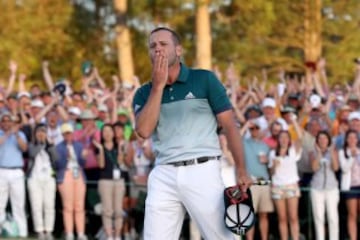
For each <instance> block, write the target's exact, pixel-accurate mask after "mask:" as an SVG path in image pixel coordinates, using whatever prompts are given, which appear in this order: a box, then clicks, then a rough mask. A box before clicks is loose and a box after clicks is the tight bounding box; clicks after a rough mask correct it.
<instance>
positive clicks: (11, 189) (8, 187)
mask: <svg viewBox="0 0 360 240" xmlns="http://www.w3.org/2000/svg"><path fill="white" fill-rule="evenodd" d="M9 197H10V204H11V211H12V215H13V217H14V220H15V221H16V223H17V225H18V227H19V235H20V237H27V235H28V229H27V221H26V215H25V179H24V172H23V170H22V169H5V168H0V223H1V222H3V221H4V220H5V218H6V213H5V208H6V205H7V203H8V200H9Z"/></svg>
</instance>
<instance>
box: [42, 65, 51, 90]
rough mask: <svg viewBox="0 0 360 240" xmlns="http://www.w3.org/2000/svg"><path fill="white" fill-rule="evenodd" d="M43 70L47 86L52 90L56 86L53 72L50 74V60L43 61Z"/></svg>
mask: <svg viewBox="0 0 360 240" xmlns="http://www.w3.org/2000/svg"><path fill="white" fill-rule="evenodd" d="M42 71H43V76H44V80H45V83H46V86H47V87H48V89H49V90H50V91H52V89H53V88H54V82H53V79H52V77H51V74H50V70H49V62H48V61H43V63H42Z"/></svg>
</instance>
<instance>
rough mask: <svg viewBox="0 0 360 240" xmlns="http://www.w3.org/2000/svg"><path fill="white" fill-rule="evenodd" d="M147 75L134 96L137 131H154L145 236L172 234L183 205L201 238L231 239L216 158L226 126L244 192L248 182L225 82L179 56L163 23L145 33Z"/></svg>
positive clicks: (159, 239)
mask: <svg viewBox="0 0 360 240" xmlns="http://www.w3.org/2000/svg"><path fill="white" fill-rule="evenodd" d="M149 52H150V58H151V62H152V81H151V82H150V83H147V84H145V85H143V86H142V87H141V88H140V89H138V91H137V92H136V94H135V97H134V101H133V110H134V113H135V116H136V120H135V123H136V124H135V130H136V132H137V134H138V135H140V136H141V137H143V138H148V137H150V136H152V139H153V146H154V152H155V156H156V161H155V165H156V166H155V168H154V169H153V170H152V172H151V174H150V176H149V180H148V196H147V199H146V206H145V226H144V227H145V228H144V239H145V240H151V239H154V240H168V239H178V238H179V235H180V230H181V225H182V222H183V218H184V214H185V211H187V212H188V213H189V214H190V216H191V218H192V219H193V220H194V221H195V222H196V223H197V226H198V227H199V229H200V232H201V234H202V236H203V237H204V238H205V239H214V240H215V239H216V240H221V239H224V240H225V239H226V240H227V239H232V237H233V236H232V234H231V232H230V231H228V230H227V229H226V228H225V224H224V220H223V214H224V204H223V190H224V185H223V182H222V180H221V174H220V162H219V161H218V159H219V156H220V155H221V149H220V145H219V141H218V136H217V134H216V128H217V126H218V124H219V125H220V126H222V127H223V129H224V130H225V134H226V137H227V139H228V142H229V147H230V149H231V152H232V154H233V156H234V160H235V162H236V170H237V182H238V184H239V185H240V186H241V190H242V191H246V189H247V188H248V187H249V185H250V184H251V179H250V178H249V176H248V175H247V173H246V168H245V163H244V159H243V147H242V143H241V138H240V136H239V133H238V130H237V128H236V124H235V121H234V116H233V112H232V106H231V104H230V101H229V99H228V97H227V95H226V91H225V88H224V87H223V85H222V84H221V82H220V81H219V80H218V79H217V78H216V76H215V75H214V74H213V73H212V72H210V71H207V70H195V69H190V68H187V67H186V66H185V65H184V64H183V63H181V62H180V57H181V53H182V48H181V44H180V39H179V37H178V35H177V34H176V33H175V32H174V31H172V30H171V29H168V28H156V29H154V30H153V31H152V32H151V33H150V37H149Z"/></svg>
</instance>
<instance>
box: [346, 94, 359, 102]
mask: <svg viewBox="0 0 360 240" xmlns="http://www.w3.org/2000/svg"><path fill="white" fill-rule="evenodd" d="M348 101H359V98H358V97H357V96H356V94H350V95H349V98H348Z"/></svg>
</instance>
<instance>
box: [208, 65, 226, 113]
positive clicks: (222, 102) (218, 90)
mask: <svg viewBox="0 0 360 240" xmlns="http://www.w3.org/2000/svg"><path fill="white" fill-rule="evenodd" d="M207 80H208V82H207V96H208V101H209V104H210V107H211V109H212V110H213V112H214V113H215V115H216V114H219V113H221V112H224V111H226V110H229V109H232V105H231V103H230V99H229V97H228V96H227V93H226V89H225V87H224V86H223V84H222V83H221V82H220V81H219V79H217V77H216V76H215V74H214V73H213V72H208V79H207Z"/></svg>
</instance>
